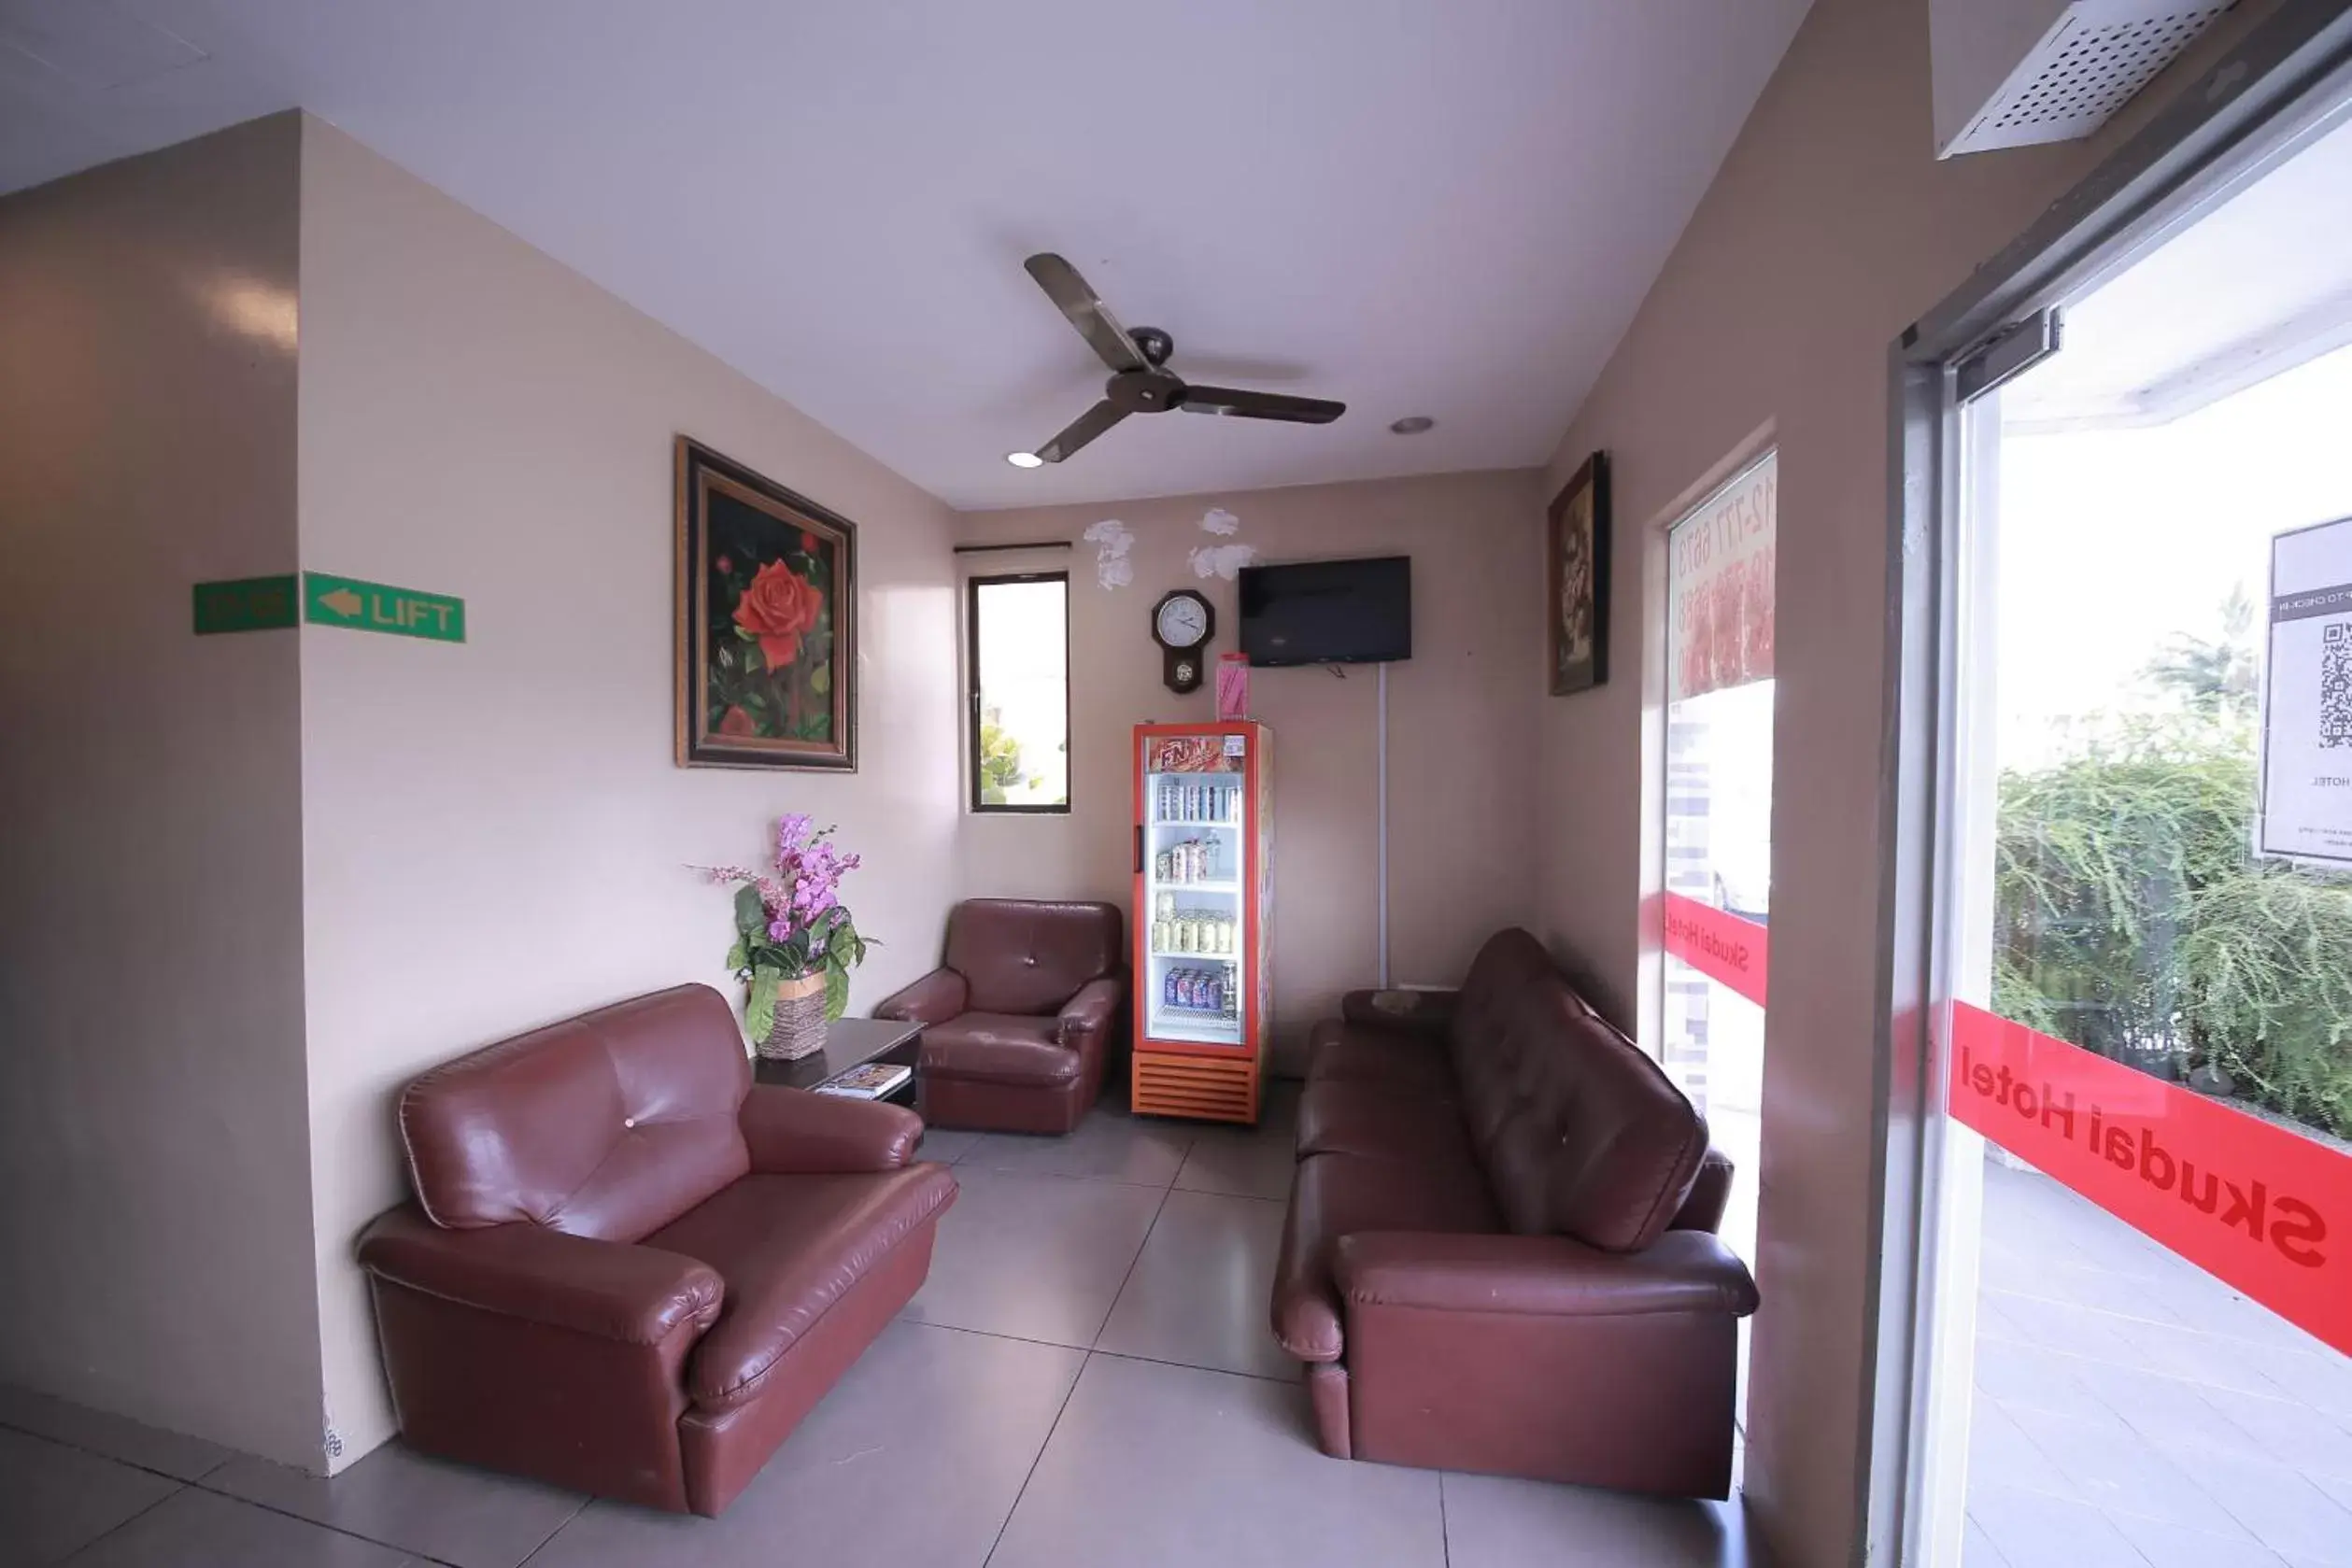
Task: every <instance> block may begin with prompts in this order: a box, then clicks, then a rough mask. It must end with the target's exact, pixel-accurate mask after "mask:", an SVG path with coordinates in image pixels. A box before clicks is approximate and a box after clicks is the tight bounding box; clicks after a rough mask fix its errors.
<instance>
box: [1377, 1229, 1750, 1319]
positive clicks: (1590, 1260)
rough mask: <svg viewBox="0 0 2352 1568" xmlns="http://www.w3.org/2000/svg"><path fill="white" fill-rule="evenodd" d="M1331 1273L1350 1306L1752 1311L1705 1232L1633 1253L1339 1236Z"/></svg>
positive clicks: (1674, 1235)
mask: <svg viewBox="0 0 2352 1568" xmlns="http://www.w3.org/2000/svg"><path fill="white" fill-rule="evenodd" d="M1332 1273H1333V1276H1334V1278H1336V1279H1337V1280H1338V1283H1339V1293H1340V1295H1341V1296H1342V1297H1344V1298H1345V1299H1346V1301H1347V1303H1348V1305H1349V1306H1350V1307H1424V1308H1428V1309H1430V1310H1433V1311H1439V1312H1503V1313H1513V1314H1518V1315H1522V1316H1537V1317H1561V1318H1608V1317H1627V1316H1635V1315H1639V1314H1644V1313H1656V1312H1717V1313H1726V1314H1729V1315H1731V1316H1733V1317H1739V1318H1744V1317H1746V1316H1748V1314H1750V1312H1753V1311H1754V1310H1755V1309H1756V1282H1755V1281H1754V1280H1753V1279H1751V1278H1749V1275H1748V1268H1747V1265H1746V1264H1742V1263H1741V1262H1740V1261H1739V1260H1738V1259H1737V1258H1736V1257H1735V1256H1733V1255H1732V1252H1731V1250H1730V1249H1728V1248H1726V1247H1725V1246H1724V1245H1723V1244H1722V1243H1721V1241H1719V1240H1717V1239H1716V1238H1715V1237H1714V1236H1710V1235H1708V1234H1707V1232H1705V1231H1669V1232H1668V1233H1666V1235H1665V1236H1662V1237H1660V1238H1659V1240H1658V1241H1657V1242H1656V1243H1655V1244H1654V1245H1652V1246H1651V1247H1650V1248H1649V1249H1647V1250H1644V1251H1640V1252H1604V1251H1602V1250H1599V1249H1598V1248H1595V1247H1587V1246H1585V1245H1584V1244H1583V1243H1582V1242H1580V1241H1572V1240H1570V1239H1569V1238H1568V1237H1566V1236H1481V1235H1452V1234H1438V1233H1423V1232H1412V1231H1369V1232H1363V1233H1360V1234H1357V1235H1353V1236H1341V1237H1340V1238H1339V1244H1338V1245H1337V1247H1335V1248H1334V1249H1333V1254H1332Z"/></svg>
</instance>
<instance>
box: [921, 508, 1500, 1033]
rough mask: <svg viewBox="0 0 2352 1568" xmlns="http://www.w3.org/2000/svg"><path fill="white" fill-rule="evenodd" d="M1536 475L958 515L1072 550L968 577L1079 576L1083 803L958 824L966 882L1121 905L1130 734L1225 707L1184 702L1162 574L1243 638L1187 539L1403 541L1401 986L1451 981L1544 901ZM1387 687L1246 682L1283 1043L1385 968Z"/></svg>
mask: <svg viewBox="0 0 2352 1568" xmlns="http://www.w3.org/2000/svg"><path fill="white" fill-rule="evenodd" d="M1211 506H1222V507H1224V508H1226V510H1227V511H1230V512H1231V513H1233V514H1234V515H1235V516H1238V517H1239V518H1240V525H1241V526H1240V532H1239V533H1237V534H1235V535H1234V536H1233V537H1232V540H1231V541H1225V540H1220V539H1218V538H1216V537H1214V536H1212V535H1211V534H1208V533H1206V532H1204V531H1203V530H1201V528H1200V519H1201V516H1202V514H1203V513H1205V512H1206V511H1207V510H1208V509H1209V508H1210V507H1211ZM1106 517H1116V518H1118V519H1119V520H1120V521H1122V522H1124V523H1126V525H1127V526H1128V527H1129V528H1130V529H1132V530H1134V532H1135V536H1136V538H1135V544H1134V548H1133V554H1132V557H1131V558H1132V559H1133V561H1134V562H1135V580H1134V581H1133V582H1132V583H1130V584H1128V585H1127V586H1124V587H1120V588H1117V589H1112V590H1106V589H1104V588H1103V587H1102V586H1099V584H1098V581H1097V578H1096V574H1095V547H1094V546H1093V545H1091V544H1086V543H1084V540H1082V539H1081V538H1080V535H1081V534H1082V533H1084V530H1085V529H1086V528H1087V527H1088V526H1090V525H1091V524H1093V523H1096V522H1098V521H1100V520H1101V519H1103V518H1106ZM1541 526H1542V516H1541V512H1540V508H1539V505H1538V501H1537V475H1536V474H1535V473H1464V474H1444V475H1433V476H1430V477H1427V478H1420V479H1397V480H1378V481H1370V482H1366V483H1362V484H1349V485H1318V486H1302V487H1296V488H1292V489H1278V490H1257V491H1252V492H1247V493H1243V494H1238V495H1232V494H1227V495H1203V496H1184V497H1176V498H1170V499H1163V500H1155V501H1122V502H1118V503H1116V504H1113V505H1107V506H1063V507H1049V508H1041V509H1038V510H1034V511H1013V512H988V513H979V514H974V515H971V516H966V517H964V518H963V519H962V526H961V533H960V538H961V540H962V542H963V543H965V544H1008V543H1016V542H1018V543H1028V542H1037V541H1050V540H1070V541H1072V542H1074V543H1075V544H1076V547H1075V548H1074V549H1071V550H1069V551H1046V552H1021V553H1017V554H1015V553H994V552H992V553H988V554H984V555H967V556H965V557H964V558H963V564H964V570H965V572H967V573H987V572H1015V571H1051V570H1057V569H1061V568H1067V569H1068V570H1069V572H1070V723H1071V736H1070V774H1071V780H1072V798H1073V801H1074V806H1073V809H1072V811H1071V812H1070V815H1069V816H1067V817H1059V816H1027V817H1009V816H986V815H981V816H975V817H972V818H971V819H969V820H968V821H967V822H966V824H965V826H964V835H963V838H964V876H963V883H964V890H965V892H966V893H967V894H968V895H975V896H976V895H984V894H1000V895H1021V896H1041V897H1087V898H1109V899H1112V900H1114V901H1115V902H1117V903H1118V904H1119V905H1120V906H1121V907H1122V908H1126V907H1127V906H1128V905H1129V903H1130V902H1131V900H1132V898H1133V891H1134V890H1133V884H1132V881H1131V873H1132V871H1133V869H1134V864H1135V853H1134V839H1133V833H1132V824H1133V822H1134V816H1133V801H1132V789H1133V775H1132V765H1131V763H1130V761H1129V759H1128V756H1127V750H1128V741H1129V731H1130V730H1131V728H1132V727H1133V726H1135V725H1137V724H1141V723H1144V722H1147V721H1154V720H1158V721H1171V722H1172V721H1183V720H1206V719H1209V718H1211V716H1213V714H1214V713H1215V703H1214V700H1213V699H1212V697H1211V690H1210V688H1209V687H1208V686H1207V685H1203V687H1202V688H1201V689H1200V690H1199V691H1198V692H1196V693H1194V694H1193V695H1191V696H1190V697H1178V696H1176V695H1175V694H1174V693H1172V692H1170V691H1169V689H1168V688H1167V687H1166V686H1165V685H1162V684H1161V680H1160V674H1161V662H1160V649H1159V645H1158V644H1157V643H1155V642H1153V641H1152V637H1151V629H1150V619H1151V611H1152V607H1153V605H1154V604H1155V603H1157V602H1158V600H1159V598H1160V596H1161V595H1162V594H1164V593H1166V592H1167V591H1168V590H1169V589H1170V588H1174V587H1179V586H1191V587H1196V588H1198V589H1200V590H1201V591H1202V592H1204V593H1205V594H1207V596H1208V598H1209V600H1210V601H1211V604H1213V605H1214V606H1215V608H1216V614H1217V630H1216V637H1215V641H1214V643H1212V645H1211V654H1212V655H1213V654H1217V653H1225V652H1229V651H1231V650H1233V649H1234V648H1236V647H1238V646H1239V645H1240V643H1239V639H1240V617H1239V615H1238V613H1237V612H1236V610H1235V607H1234V585H1233V584H1232V583H1230V582H1226V581H1224V580H1222V579H1218V580H1212V581H1208V582H1203V581H1202V580H1201V579H1200V578H1198V577H1197V576H1196V575H1195V574H1194V572H1193V571H1192V569H1191V567H1190V565H1189V564H1188V562H1187V554H1188V552H1189V551H1191V550H1192V549H1193V548H1194V547H1196V546H1197V545H1202V544H1222V543H1228V542H1231V543H1241V544H1252V545H1254V546H1256V548H1257V551H1258V558H1259V559H1261V560H1264V561H1282V560H1304V559H1311V558H1332V557H1343V556H1372V555H1409V556H1410V557H1411V558H1412V562H1413V565H1412V572H1413V657H1412V658H1411V659H1410V660H1408V661H1406V662H1403V663H1400V664H1396V665H1395V666H1392V667H1391V669H1390V671H1389V712H1388V722H1389V884H1390V897H1389V930H1390V954H1391V957H1392V963H1393V966H1394V968H1393V973H1394V977H1395V978H1396V980H1397V981H1399V982H1432V983H1439V984H1450V983H1452V982H1454V981H1457V980H1459V979H1460V977H1461V974H1462V971H1463V969H1464V968H1466V966H1467V965H1468V963H1469V958H1470V954H1472V953H1473V952H1474V951H1475V950H1476V948H1477V946H1478V944H1479V942H1480V941H1481V940H1482V939H1484V938H1485V937H1486V936H1487V935H1488V934H1489V933H1490V932H1492V931H1493V930H1495V928H1496V927H1498V926H1502V925H1512V924H1522V923H1525V922H1528V921H1530V920H1532V919H1533V918H1534V913H1535V908H1536V883H1535V866H1534V858H1533V856H1532V855H1530V854H1529V853H1528V850H1529V844H1530V834H1531V827H1530V824H1531V823H1532V822H1533V821H1534V819H1535V815H1536V791H1535V744H1534V742H1535V737H1534V733H1533V729H1532V725H1533V721H1534V719H1535V717H1536V715H1537V702H1538V701H1539V700H1540V697H1539V694H1540V692H1541V690H1542V681H1543V658H1542V647H1541V644H1540V636H1541V633H1540V629H1539V628H1538V624H1537V616H1538V614H1539V611H1540V606H1541V599H1542V595H1541V590H1540V587H1539V586H1538V585H1537V584H1536V583H1535V582H1534V580H1533V577H1532V575H1531V573H1532V572H1533V570H1534V563H1535V562H1537V560H1538V559H1540V551H1539V549H1538V546H1537V534H1538V530H1540V528H1541ZM1376 691H1377V686H1376V676H1375V671H1374V670H1373V669H1372V668H1371V667H1370V666H1357V667H1354V668H1353V669H1350V670H1348V671H1347V672H1346V677H1345V679H1339V678H1337V677H1335V676H1334V675H1333V673H1332V672H1331V671H1327V670H1323V669H1296V670H1260V671H1254V672H1253V675H1252V705H1253V708H1254V716H1255V717H1257V718H1261V719H1263V720H1265V721H1266V722H1267V723H1268V724H1270V725H1271V726H1272V727H1273V729H1274V737H1275V745H1274V761H1275V786H1274V787H1275V797H1274V817H1275V829H1276V839H1275V852H1274V882H1275V896H1274V924H1273V951H1274V957H1273V973H1274V1011H1275V1021H1276V1028H1277V1031H1278V1037H1279V1038H1282V1040H1283V1041H1284V1044H1285V1046H1286V1047H1287V1046H1290V1045H1291V1044H1292V1043H1293V1042H1295V1041H1296V1037H1297V1035H1298V1032H1299V1030H1300V1029H1301V1028H1302V1027H1303V1025H1304V1024H1307V1023H1309V1022H1311V1021H1312V1020H1313V1019H1314V1018H1316V1017H1317V1016H1320V1015H1321V1014H1323V1013H1325V1012H1327V1011H1329V1010H1332V1007H1333V1005H1334V1003H1335V1002H1336V999H1337V998H1338V996H1339V993H1340V992H1341V991H1343V990H1346V989H1347V988H1348V987H1350V986H1355V985H1367V984H1369V983H1371V982H1372V981H1373V979H1374V977H1375V973H1376V969H1377V966H1378V962H1379V959H1378V944H1377V938H1376V928H1377V918H1376V914H1375V909H1376V903H1375V897H1374V895H1375V891H1376V887H1377V877H1376V874H1375V866H1376V864H1377V854H1378V838H1377V836H1376V833H1375V830H1374V827H1375V822H1376V820H1377V819H1376V815H1375V784H1374V779H1375V772H1374V761H1375V758H1376V756H1377V751H1376V747H1375V736H1376V733H1377V730H1376V726H1377V722H1378V713H1377V708H1376V704H1375V696H1376ZM1131 912H1132V911H1130V913H1131Z"/></svg>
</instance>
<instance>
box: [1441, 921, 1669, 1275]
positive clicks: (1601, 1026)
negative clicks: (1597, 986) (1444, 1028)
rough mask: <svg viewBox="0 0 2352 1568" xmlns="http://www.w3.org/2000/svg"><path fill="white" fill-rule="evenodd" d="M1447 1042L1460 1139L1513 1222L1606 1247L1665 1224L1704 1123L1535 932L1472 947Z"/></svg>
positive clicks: (1638, 1241)
mask: <svg viewBox="0 0 2352 1568" xmlns="http://www.w3.org/2000/svg"><path fill="white" fill-rule="evenodd" d="M1452 1052H1453V1061H1454V1072H1455V1076H1456V1079H1457V1081H1458V1082H1459V1084H1460V1088H1461V1091H1462V1101H1463V1111H1464V1116H1465V1119H1466V1122H1467V1123H1468V1127H1469V1132H1470V1138H1471V1143H1472V1145H1473V1147H1474V1148H1476V1150H1477V1151H1478V1154H1479V1159H1480V1161H1481V1164H1482V1165H1484V1167H1485V1171H1486V1179H1487V1184H1488V1186H1489V1187H1490V1188H1492V1189H1493V1191H1494V1194H1495V1204H1496V1206H1497V1207H1498V1208H1501V1210H1502V1212H1503V1217H1504V1219H1505V1220H1506V1222H1509V1225H1510V1228H1511V1229H1512V1230H1514V1231H1517V1232H1519V1233H1520V1234H1522V1235H1525V1236H1535V1235H1544V1234H1549V1233H1557V1234H1559V1235H1562V1236H1571V1237H1573V1238H1575V1239H1576V1240H1578V1241H1581V1242H1583V1243H1584V1244H1585V1245H1587V1246H1589V1247H1598V1248H1602V1249H1605V1250H1609V1251H1615V1252H1631V1251H1638V1250H1641V1249H1643V1248H1646V1247H1648V1246H1649V1245H1650V1244H1651V1243H1652V1242H1654V1241H1656V1240H1657V1239H1658V1237H1659V1236H1662V1235H1664V1234H1665V1230H1666V1227H1667V1226H1668V1224H1669V1223H1671V1222H1672V1221H1673V1219H1674V1216H1675V1213H1676V1211H1677V1210H1679V1208H1681V1206H1682V1200H1683V1198H1684V1197H1685V1196H1687V1195H1688V1194H1689V1193H1690V1190H1691V1184H1692V1183H1693V1181H1694V1180H1696V1179H1697V1177H1698V1171H1699V1165H1700V1162H1701V1161H1702V1160H1704V1159H1705V1158H1706V1155H1707V1123H1706V1122H1705V1120H1704V1119H1703V1118H1701V1117H1700V1115H1699V1114H1698V1112H1697V1111H1696V1110H1695V1109H1693V1108H1692V1105H1691V1102H1690V1101H1689V1100H1687V1099H1685V1098H1684V1097H1683V1095H1682V1093H1681V1091H1680V1090H1679V1089H1677V1088H1676V1087H1675V1086H1674V1084H1673V1083H1672V1082H1671V1081H1668V1080H1667V1078H1666V1076H1665V1073H1664V1072H1662V1071H1661V1070H1659V1067H1658V1065H1657V1064H1656V1063H1655V1062H1652V1061H1651V1059H1650V1058H1649V1057H1648V1056H1646V1055H1644V1054H1643V1053H1642V1052H1640V1051H1639V1050H1638V1049H1636V1047H1635V1045H1634V1043H1633V1041H1631V1040H1629V1039H1627V1038H1625V1037H1624V1036H1623V1035H1622V1034H1619V1033H1618V1032H1617V1030H1616V1029H1615V1028H1613V1027H1611V1026H1610V1024H1608V1021H1607V1020H1606V1019H1604V1018H1602V1017H1601V1016H1600V1015H1599V1014H1598V1013H1596V1012H1594V1010H1592V1009H1591V1008H1590V1007H1588V1006H1586V1005H1585V1002H1584V1000H1583V998H1582V997H1580V996H1578V995H1577V994H1576V990H1575V988H1574V987H1572V986H1571V985H1569V984H1568V982H1567V981H1566V979H1565V978H1564V977H1563V976H1562V975H1561V974H1560V973H1559V971H1558V969H1557V968H1554V967H1553V965H1552V963H1551V958H1550V955H1549V954H1546V953H1545V952H1544V950H1543V947H1542V944H1540V943H1539V942H1537V940H1536V939H1534V938H1533V937H1531V936H1529V935H1528V934H1527V933H1526V932H1524V931H1505V932H1503V933H1501V934H1499V935H1498V936H1496V937H1495V938H1494V939H1492V940H1490V941H1489V942H1488V943H1487V944H1486V946H1485V947H1484V948H1483V949H1481V951H1480V953H1479V955H1478V958H1477V959H1476V961H1475V962H1473V963H1472V965H1471V967H1470V973H1469V975H1468V977H1467V978H1466V980H1465V981H1464V982H1463V985H1462V994H1461V998H1460V1001H1459V1003H1458V1004H1457V1006H1456V1009H1455V1012H1454V1022H1453V1031H1452Z"/></svg>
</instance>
